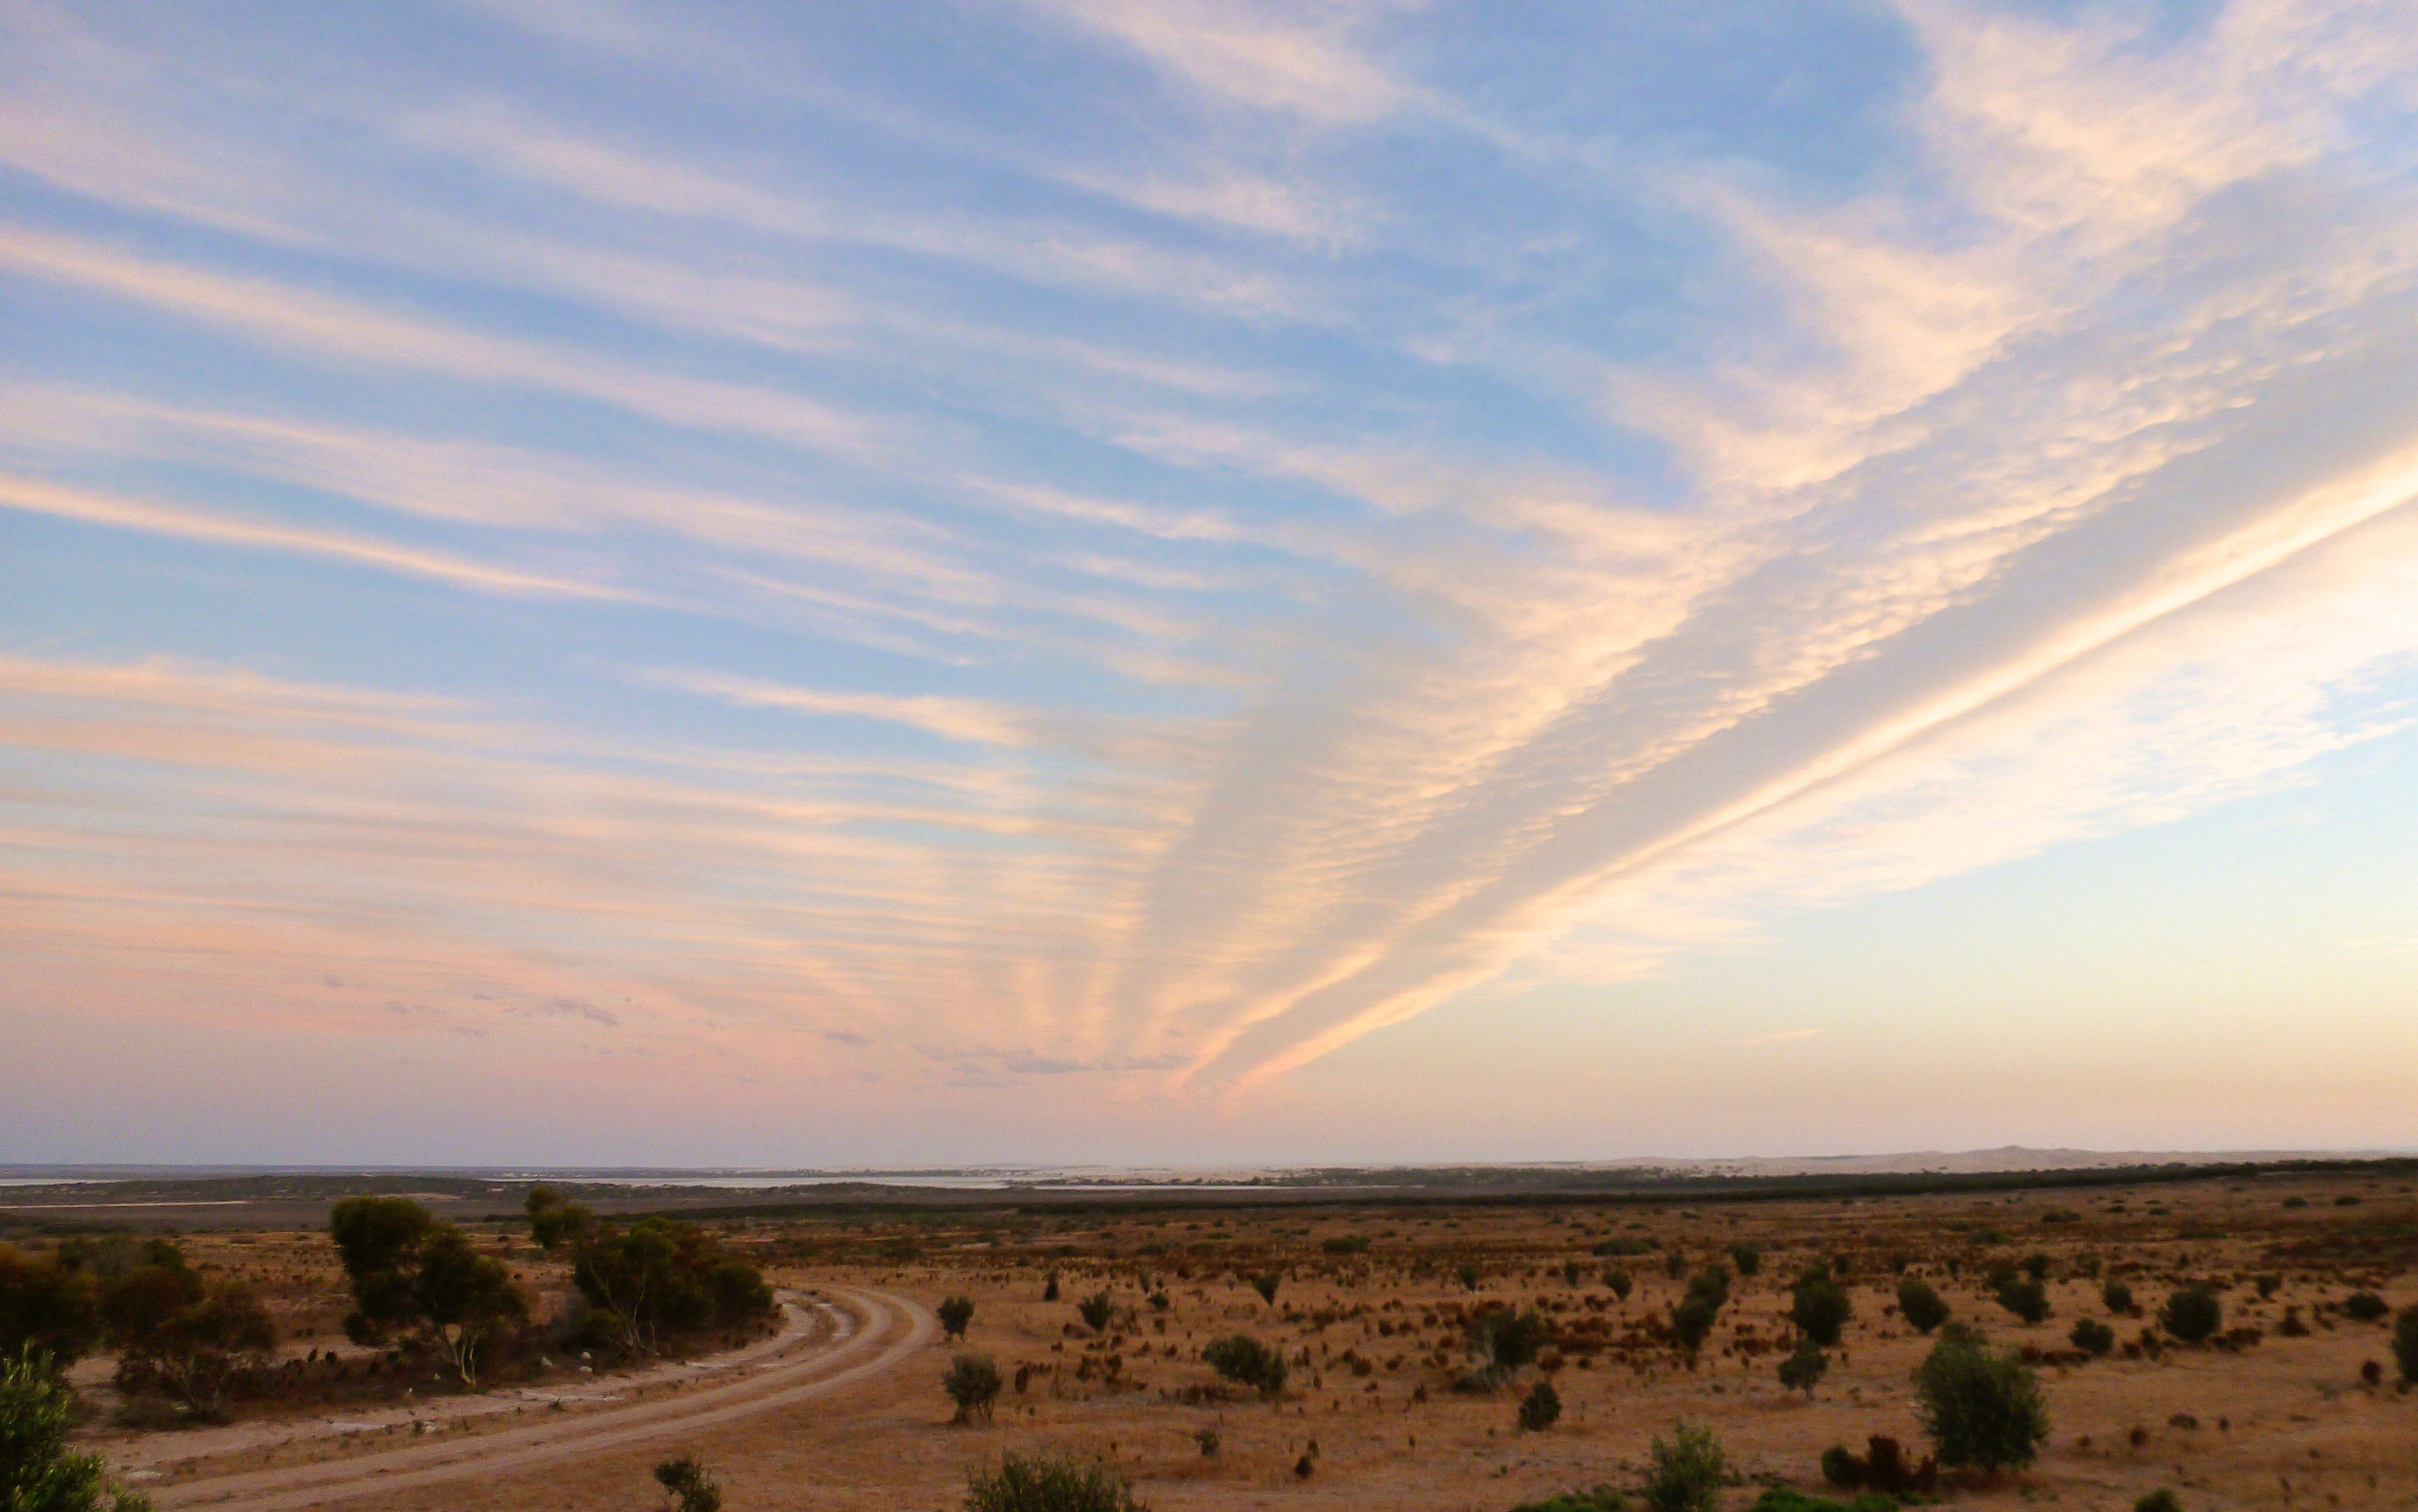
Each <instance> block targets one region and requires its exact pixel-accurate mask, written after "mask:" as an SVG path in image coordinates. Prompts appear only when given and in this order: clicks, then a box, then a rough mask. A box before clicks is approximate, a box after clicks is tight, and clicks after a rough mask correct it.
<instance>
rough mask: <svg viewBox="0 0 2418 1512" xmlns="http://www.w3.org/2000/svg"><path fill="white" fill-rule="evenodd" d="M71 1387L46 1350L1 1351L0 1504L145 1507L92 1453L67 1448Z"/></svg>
mask: <svg viewBox="0 0 2418 1512" xmlns="http://www.w3.org/2000/svg"><path fill="white" fill-rule="evenodd" d="M74 1427H75V1392H74V1390H73V1389H72V1388H71V1387H69V1385H68V1383H67V1382H66V1380H65V1379H63V1378H62V1377H61V1376H60V1375H59V1373H58V1370H57V1367H56V1362H55V1361H54V1358H53V1357H52V1356H50V1355H48V1354H44V1353H41V1352H37V1351H35V1350H32V1349H26V1348H22V1347H21V1348H20V1349H18V1350H17V1351H16V1352H13V1353H11V1354H9V1355H7V1356H5V1357H0V1507H6V1508H8V1512H150V1506H151V1504H150V1503H149V1502H147V1501H145V1499H144V1498H142V1497H140V1496H136V1495H134V1494H133V1493H131V1492H130V1491H121V1490H118V1489H115V1488H114V1487H112V1486H111V1485H110V1484H109V1479H108V1467H107V1465H106V1463H105V1462H104V1461H103V1460H102V1459H101V1458H100V1456H99V1455H97V1454H74V1453H71V1452H69V1448H68V1434H69V1432H70V1431H71V1430H72V1429H73V1428H74Z"/></svg>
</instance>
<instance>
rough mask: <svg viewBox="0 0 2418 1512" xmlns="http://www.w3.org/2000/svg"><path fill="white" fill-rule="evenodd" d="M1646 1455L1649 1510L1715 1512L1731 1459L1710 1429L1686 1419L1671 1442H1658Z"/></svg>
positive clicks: (1673, 1432)
mask: <svg viewBox="0 0 2418 1512" xmlns="http://www.w3.org/2000/svg"><path fill="white" fill-rule="evenodd" d="M1647 1455H1648V1459H1649V1461H1650V1462H1649V1465H1648V1468H1647V1470H1646V1472H1645V1485H1644V1487H1642V1488H1641V1490H1642V1491H1643V1494H1644V1495H1645V1504H1646V1505H1647V1506H1649V1507H1652V1508H1653V1509H1654V1512H1713V1505H1714V1503H1715V1502H1716V1500H1717V1499H1718V1498H1719V1497H1720V1495H1721V1489H1722V1480H1723V1479H1724V1478H1725V1477H1727V1475H1728V1474H1729V1458H1728V1457H1727V1456H1726V1455H1724V1454H1723V1453H1722V1441H1721V1440H1720V1439H1718V1438H1716V1437H1714V1435H1713V1430H1712V1429H1711V1428H1706V1427H1705V1426H1703V1425H1702V1424H1691V1423H1690V1422H1688V1421H1687V1420H1686V1419H1684V1418H1683V1419H1681V1420H1680V1421H1679V1422H1678V1423H1677V1424H1676V1426H1675V1427H1674V1428H1673V1430H1672V1435H1671V1437H1670V1438H1668V1439H1663V1438H1659V1437H1658V1438H1657V1439H1655V1441H1654V1442H1653V1443H1652V1444H1651V1445H1650V1446H1648V1449H1647Z"/></svg>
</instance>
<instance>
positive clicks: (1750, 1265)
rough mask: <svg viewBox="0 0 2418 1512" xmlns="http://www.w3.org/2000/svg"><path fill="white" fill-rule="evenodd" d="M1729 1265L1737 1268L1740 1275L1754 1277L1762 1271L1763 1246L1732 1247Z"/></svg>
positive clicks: (1738, 1245)
mask: <svg viewBox="0 0 2418 1512" xmlns="http://www.w3.org/2000/svg"><path fill="white" fill-rule="evenodd" d="M1730 1263H1731V1264H1733V1265H1736V1266H1737V1273H1738V1275H1754V1274H1755V1273H1756V1272H1758V1271H1760V1270H1762V1269H1763V1246H1762V1245H1749V1244H1736V1245H1731V1246H1730Z"/></svg>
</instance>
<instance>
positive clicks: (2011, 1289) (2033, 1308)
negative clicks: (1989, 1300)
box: [1998, 1276, 2048, 1323]
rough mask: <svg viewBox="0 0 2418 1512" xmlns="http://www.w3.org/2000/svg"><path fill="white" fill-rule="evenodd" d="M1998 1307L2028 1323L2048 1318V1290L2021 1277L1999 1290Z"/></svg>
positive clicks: (2026, 1277) (2036, 1282)
mask: <svg viewBox="0 0 2418 1512" xmlns="http://www.w3.org/2000/svg"><path fill="white" fill-rule="evenodd" d="M1998 1306H2001V1307H2004V1308H2006V1309H2007V1310H2008V1311H2009V1312H2011V1313H2013V1314H2014V1315H2015V1316H2016V1317H2018V1318H2020V1319H2022V1320H2023V1321H2025V1322H2028V1323H2036V1322H2039V1321H2041V1320H2042V1319H2043V1318H2046V1317H2047V1316H2048V1288H2046V1287H2044V1286H2043V1285H2041V1284H2040V1283H2039V1282H2038V1281H2035V1280H2033V1279H2031V1278H2030V1277H2029V1276H2021V1277H2018V1278H2016V1279H2014V1280H2012V1281H2009V1282H2008V1283H2007V1284H2006V1285H2004V1286H2002V1287H2000V1288H1998Z"/></svg>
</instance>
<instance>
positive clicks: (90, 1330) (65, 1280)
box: [0, 1245, 100, 1368]
mask: <svg viewBox="0 0 2418 1512" xmlns="http://www.w3.org/2000/svg"><path fill="white" fill-rule="evenodd" d="M99 1333H100V1305H99V1291H98V1289H97V1288H96V1287H95V1286H94V1285H93V1278H92V1276H91V1275H88V1274H86V1273H85V1272H84V1271H82V1270H70V1269H69V1268H68V1267H67V1266H64V1265H61V1264H60V1263H59V1262H58V1260H57V1258H56V1257H54V1256H43V1257H40V1258H36V1257H34V1256H30V1255H27V1254H25V1253H23V1251H21V1250H19V1249H18V1248H17V1247H16V1246H15V1245H0V1358H6V1359H14V1358H16V1357H17V1356H19V1355H21V1354H23V1353H24V1352H27V1351H29V1350H30V1351H33V1352H36V1353H38V1354H45V1355H48V1356H50V1357H51V1358H52V1359H54V1360H55V1361H57V1362H58V1363H59V1366H60V1367H61V1368H65V1367H68V1366H70V1365H73V1364H74V1363H75V1362H76V1361H77V1360H78V1359H80V1358H82V1357H83V1354H84V1351H86V1350H88V1349H90V1348H92V1346H93V1344H94V1342H95V1341H96V1340H97V1339H98V1338H99Z"/></svg>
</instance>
